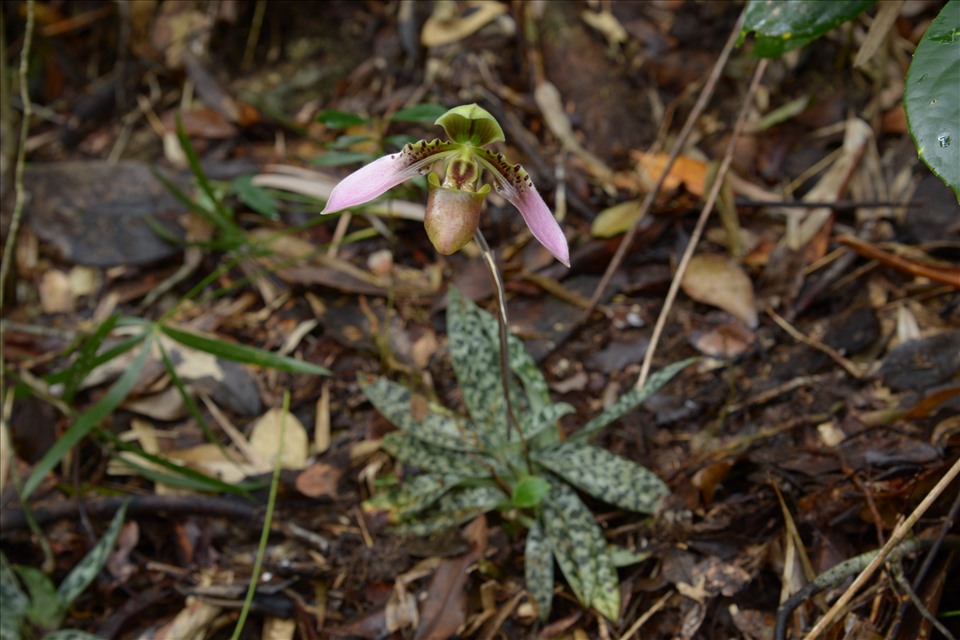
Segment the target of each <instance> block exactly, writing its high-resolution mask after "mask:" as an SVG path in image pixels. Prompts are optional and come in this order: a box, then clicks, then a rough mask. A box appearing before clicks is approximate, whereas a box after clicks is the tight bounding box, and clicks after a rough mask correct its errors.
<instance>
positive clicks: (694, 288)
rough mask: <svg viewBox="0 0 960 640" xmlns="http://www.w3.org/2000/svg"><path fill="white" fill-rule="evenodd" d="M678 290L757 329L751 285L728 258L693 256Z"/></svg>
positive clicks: (738, 266) (742, 271)
mask: <svg viewBox="0 0 960 640" xmlns="http://www.w3.org/2000/svg"><path fill="white" fill-rule="evenodd" d="M680 287H681V288H682V289H683V291H684V293H686V294H687V295H688V296H690V297H691V298H693V299H694V300H696V301H697V302H702V303H703V304H709V305H711V306H714V307H717V308H719V309H723V310H724V311H726V312H728V313H729V314H731V315H732V316H734V317H736V318H739V319H740V320H742V321H743V323H744V324H746V325H747V326H748V327H750V328H751V329H755V328H756V327H757V303H756V301H755V299H754V297H753V283H752V282H751V281H750V276H748V275H747V274H746V272H745V271H744V270H743V269H742V268H741V267H740V265H738V264H737V263H736V262H734V261H733V260H731V259H730V258H728V257H726V256H723V255H719V254H703V255H697V256H694V257H693V258H692V259H691V260H690V264H689V266H688V267H687V272H686V273H685V274H684V275H683V280H681V281H680Z"/></svg>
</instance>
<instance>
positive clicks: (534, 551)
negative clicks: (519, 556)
mask: <svg viewBox="0 0 960 640" xmlns="http://www.w3.org/2000/svg"><path fill="white" fill-rule="evenodd" d="M523 574H524V580H526V583H527V591H528V592H529V593H530V596H531V597H532V598H533V600H534V602H536V603H537V608H538V609H539V611H540V620H541V621H544V622H545V621H546V620H547V618H548V617H549V616H550V601H551V600H552V599H553V550H552V549H551V548H550V542H549V540H547V535H546V533H545V532H544V530H543V526H542V525H541V524H540V521H539V520H535V521H534V523H533V525H532V526H531V527H530V530H529V531H527V544H526V550H525V551H524V554H523Z"/></svg>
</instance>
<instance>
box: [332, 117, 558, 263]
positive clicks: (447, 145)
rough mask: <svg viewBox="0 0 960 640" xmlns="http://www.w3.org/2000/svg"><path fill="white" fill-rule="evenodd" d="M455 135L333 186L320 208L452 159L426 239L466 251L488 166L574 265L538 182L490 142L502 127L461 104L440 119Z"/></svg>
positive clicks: (362, 196)
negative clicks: (541, 193) (535, 185)
mask: <svg viewBox="0 0 960 640" xmlns="http://www.w3.org/2000/svg"><path fill="white" fill-rule="evenodd" d="M435 124H437V125H440V126H441V127H443V129H444V131H445V132H446V134H447V137H448V138H450V139H449V140H440V139H436V140H430V141H426V140H421V141H419V142H416V143H411V144H408V145H406V146H405V147H403V149H401V150H400V151H399V152H397V153H394V154H391V155H388V156H384V157H382V158H379V159H378V160H375V161H373V162H371V163H370V164H368V165H367V166H365V167H363V168H361V169H358V170H357V171H355V172H353V173H351V174H350V175H349V176H347V177H346V178H344V179H343V180H341V181H340V183H339V184H337V186H336V187H334V189H333V192H332V193H331V194H330V198H329V199H328V200H327V206H326V207H325V208H324V210H323V212H322V213H334V212H336V211H341V210H343V209H347V208H349V207H355V206H357V205H360V204H363V203H365V202H369V201H370V200H373V199H374V198H376V197H378V196H380V195H382V194H383V193H385V192H386V191H388V190H390V189H391V188H393V187H395V186H397V185H398V184H400V183H401V182H404V181H406V180H409V179H410V178H413V177H414V176H417V175H422V174H424V173H428V172H429V171H430V168H431V167H432V166H433V164H434V163H436V162H441V161H446V167H445V170H444V172H443V181H442V182H441V180H440V179H439V177H438V176H437V175H436V174H433V173H431V174H430V176H429V178H428V180H427V182H428V185H429V188H430V194H429V196H428V198H427V209H426V214H425V216H424V227H425V228H426V230H427V237H429V238H430V242H431V243H432V244H433V246H434V247H435V248H436V250H437V251H438V252H439V253H441V254H443V255H449V254H451V253H454V252H456V251H458V250H459V249H461V248H462V247H463V246H464V245H465V244H467V243H468V242H469V241H470V239H471V238H472V237H473V235H474V233H475V232H476V230H477V227H478V225H479V222H480V210H481V208H482V207H483V199H484V198H485V197H486V195H487V194H488V193H489V192H490V185H488V184H481V178H482V174H483V172H484V171H488V172H489V173H490V175H491V176H493V184H494V188H496V190H497V192H498V193H500V194H501V195H502V196H503V197H504V198H506V199H507V201H509V202H510V203H511V204H512V205H513V206H515V207H516V208H517V210H518V211H519V212H520V215H521V216H523V220H524V222H526V223H527V227H529V228H530V231H531V233H533V236H534V237H535V238H536V239H537V240H538V241H539V242H540V243H541V244H542V245H543V246H544V247H546V248H547V250H548V251H550V253H552V254H553V255H554V256H555V257H556V258H557V260H559V261H560V262H562V263H563V264H565V265H567V266H570V250H569V248H568V247H567V239H566V238H565V237H564V235H563V231H561V229H560V225H559V224H557V221H556V219H555V218H554V217H553V213H551V211H550V208H549V207H548V206H547V204H546V203H545V202H544V201H543V198H542V197H541V196H540V194H539V193H538V192H537V189H536V187H534V186H533V181H532V180H530V176H529V175H528V174H527V172H526V171H525V170H524V169H523V167H521V166H520V165H518V164H511V163H509V162H507V161H506V159H504V157H503V154H502V153H494V152H493V151H491V150H490V149H487V148H486V147H487V145H490V144H493V143H494V142H502V141H504V136H503V129H501V128H500V124H499V123H498V122H497V121H496V119H495V118H494V117H493V116H492V115H490V113H489V112H488V111H486V110H485V109H483V108H481V107H479V106H477V105H475V104H469V105H463V106H460V107H455V108H453V109H451V110H450V111H447V112H446V113H445V114H443V115H442V116H440V117H439V118H437V121H436V123H435Z"/></svg>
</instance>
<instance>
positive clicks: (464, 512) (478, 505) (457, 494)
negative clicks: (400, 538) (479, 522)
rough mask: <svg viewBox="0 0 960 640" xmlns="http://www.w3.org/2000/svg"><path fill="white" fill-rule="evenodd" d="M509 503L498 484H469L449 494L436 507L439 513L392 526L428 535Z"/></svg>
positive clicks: (405, 531) (394, 528)
mask: <svg viewBox="0 0 960 640" xmlns="http://www.w3.org/2000/svg"><path fill="white" fill-rule="evenodd" d="M506 502H507V496H505V495H504V494H503V491H501V490H500V489H497V488H495V487H488V486H483V487H467V488H464V489H457V490H455V491H452V492H450V493H447V494H446V495H444V496H443V497H442V498H440V500H439V502H438V503H437V506H436V510H435V511H436V513H435V514H434V515H431V516H430V517H428V518H423V519H420V520H417V521H415V522H410V523H403V524H399V525H396V526H395V527H393V530H394V531H395V532H396V533H399V534H406V535H414V536H427V535H430V534H431V533H435V532H437V531H441V530H443V529H449V528H450V527H455V526H457V525H461V524H463V523H464V522H467V521H468V520H472V519H473V518H475V517H477V516H479V515H480V514H482V513H486V512H487V511H492V510H494V509H496V508H497V507H499V506H500V505H502V504H504V503H506Z"/></svg>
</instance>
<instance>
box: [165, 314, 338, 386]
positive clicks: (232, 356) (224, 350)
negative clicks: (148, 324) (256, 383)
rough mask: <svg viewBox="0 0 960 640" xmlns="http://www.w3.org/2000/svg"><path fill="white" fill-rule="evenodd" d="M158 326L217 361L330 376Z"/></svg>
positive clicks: (269, 354) (251, 350) (299, 364)
mask: <svg viewBox="0 0 960 640" xmlns="http://www.w3.org/2000/svg"><path fill="white" fill-rule="evenodd" d="M157 326H158V327H159V328H160V331H162V332H163V333H164V334H166V335H167V336H169V337H170V338H172V339H173V340H175V341H177V342H179V343H180V344H182V345H184V346H187V347H190V348H191V349H196V350H197V351H203V352H206V353H209V354H211V355H214V356H217V357H218V358H225V359H227V360H233V361H234V362H242V363H244V364H252V365H257V366H261V367H269V368H271V369H278V370H280V371H287V372H290V373H309V374H313V375H317V376H328V375H330V370H329V369H324V368H323V367H319V366H317V365H315V364H313V363H311V362H304V361H303V360H297V359H296V358H290V357H288V356H282V355H280V354H278V353H272V352H270V351H264V350H263V349H258V348H256V347H248V346H247V345H243V344H237V343H235V342H227V341H225V340H220V339H219V338H211V337H208V336H203V335H200V334H199V333H192V332H190V331H183V330H182V329H177V328H175V327H171V326H170V325H165V324H160V325H157Z"/></svg>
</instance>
